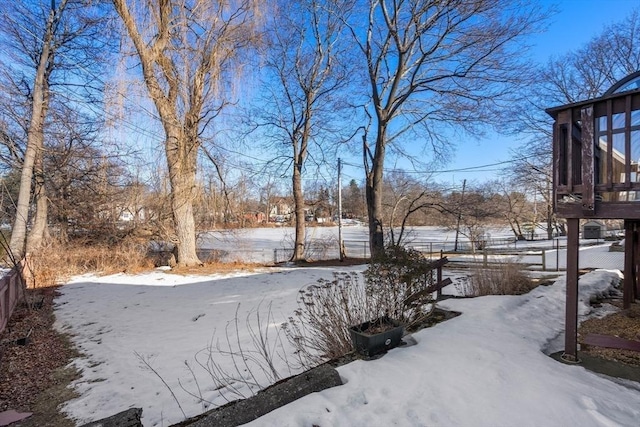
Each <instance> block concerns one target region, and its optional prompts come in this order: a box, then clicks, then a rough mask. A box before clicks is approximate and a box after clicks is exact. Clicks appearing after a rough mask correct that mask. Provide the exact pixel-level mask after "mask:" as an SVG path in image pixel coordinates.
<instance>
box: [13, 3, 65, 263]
mask: <svg viewBox="0 0 640 427" xmlns="http://www.w3.org/2000/svg"><path fill="white" fill-rule="evenodd" d="M54 16H55V14H54V11H53V10H52V11H51V13H50V15H49V20H48V22H47V34H46V35H45V40H44V43H43V46H42V52H41V54H40V59H39V62H38V68H37V69H36V75H35V80H34V84H33V99H32V104H31V121H30V122H29V129H28V130H27V148H26V151H25V155H24V161H23V163H22V174H21V176H20V191H19V193H18V202H17V205H16V217H15V219H14V222H13V229H12V231H11V241H10V242H9V248H10V250H11V252H12V256H13V257H14V258H15V259H18V260H19V259H22V257H23V256H24V255H25V244H26V235H27V222H28V220H29V206H30V204H31V203H30V202H31V180H32V178H33V168H34V164H35V161H36V155H37V153H38V151H39V150H42V146H43V140H44V135H43V132H44V131H43V129H44V117H45V113H46V104H47V103H46V97H45V93H44V92H45V84H46V82H45V74H46V70H47V64H48V62H49V56H50V53H51V51H50V43H51V38H52V37H53V35H52V25H53V19H54Z"/></svg>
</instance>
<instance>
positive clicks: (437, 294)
mask: <svg viewBox="0 0 640 427" xmlns="http://www.w3.org/2000/svg"><path fill="white" fill-rule="evenodd" d="M440 259H442V249H441V250H440ZM436 278H437V280H438V285H439V284H440V283H442V265H439V266H438V273H437V277H436ZM441 299H442V288H440V287H438V291H437V293H436V301H440V300H441Z"/></svg>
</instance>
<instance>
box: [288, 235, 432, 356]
mask: <svg viewBox="0 0 640 427" xmlns="http://www.w3.org/2000/svg"><path fill="white" fill-rule="evenodd" d="M364 278H365V283H364V284H361V283H360V282H359V281H358V274H357V273H334V275H333V280H324V279H321V280H319V281H318V283H317V284H315V285H310V286H307V287H305V288H303V289H302V290H300V293H299V294H298V309H297V310H296V311H295V312H294V316H292V317H290V318H289V321H288V322H287V323H285V324H284V325H283V328H284V329H285V332H286V335H287V338H288V339H289V341H290V342H291V344H292V345H293V347H294V348H295V349H296V354H297V356H298V358H299V361H300V364H301V365H302V366H303V367H310V366H314V365H317V364H319V363H322V362H324V361H326V360H329V359H335V358H339V357H341V356H343V355H345V354H347V353H349V352H350V351H351V350H352V343H351V336H350V333H349V328H350V327H351V326H355V325H358V324H360V323H363V322H366V321H370V320H374V319H377V318H379V317H381V316H389V317H392V318H393V319H394V320H397V321H399V322H401V323H402V324H404V325H405V326H406V327H410V326H412V325H415V324H418V323H420V322H422V321H424V320H425V319H426V318H427V317H428V316H429V315H431V313H432V311H433V308H434V307H435V305H434V304H433V303H434V301H433V298H432V294H433V291H430V289H429V287H430V286H432V285H433V283H434V278H433V264H432V263H431V262H430V261H428V260H426V259H425V258H424V257H423V256H422V255H421V254H420V253H419V252H417V251H414V250H411V249H405V248H402V247H390V248H387V249H386V250H385V252H384V254H383V255H382V256H381V257H379V258H376V259H375V260H373V261H372V263H371V265H370V266H369V268H368V269H367V271H365V273H364Z"/></svg>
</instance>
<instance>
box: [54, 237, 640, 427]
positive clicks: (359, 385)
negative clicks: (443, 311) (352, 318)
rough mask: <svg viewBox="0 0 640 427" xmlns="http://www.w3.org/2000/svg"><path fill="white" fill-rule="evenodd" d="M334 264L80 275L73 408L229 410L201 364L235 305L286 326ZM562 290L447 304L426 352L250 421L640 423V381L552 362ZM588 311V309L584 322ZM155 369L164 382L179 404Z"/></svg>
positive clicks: (70, 287)
mask: <svg viewBox="0 0 640 427" xmlns="http://www.w3.org/2000/svg"><path fill="white" fill-rule="evenodd" d="M618 256H619V257H620V259H617V260H615V262H613V259H609V258H608V257H609V255H608V253H607V252H606V247H604V246H602V247H594V248H591V249H589V250H584V251H581V260H583V261H584V262H585V263H587V264H591V266H596V267H605V268H606V267H610V265H609V264H610V263H613V264H617V263H619V262H620V261H621V254H619V255H618ZM610 261H611V262H610ZM582 264H583V263H582V262H581V265H582ZM361 269H362V267H361V268H360V270H361ZM336 270H340V269H336V268H295V267H293V268H279V269H265V270H261V271H256V272H253V273H250V274H249V273H243V274H238V275H235V276H234V275H225V276H215V277H211V276H207V277H202V276H191V277H189V276H178V275H174V274H167V273H164V272H161V271H158V272H154V273H149V274H143V275H136V276H127V275H115V276H108V277H81V278H76V279H75V280H74V281H72V282H71V283H69V284H67V285H65V286H64V287H62V288H61V292H62V296H61V297H60V298H59V299H58V301H57V302H58V306H57V309H56V315H57V318H58V327H59V328H60V329H62V330H64V331H67V332H70V333H71V334H73V335H74V342H75V343H76V345H77V346H78V347H79V348H80V349H81V351H83V352H84V354H85V356H86V357H85V358H82V359H79V360H77V361H76V364H77V366H78V367H79V368H80V369H82V371H83V375H82V378H81V379H80V380H79V381H78V382H77V383H76V387H77V390H78V392H79V393H80V394H81V397H79V398H78V399H75V400H73V401H71V402H69V404H68V405H67V406H66V408H65V410H66V411H68V412H69V413H70V415H71V416H72V417H73V418H75V419H77V420H78V421H79V422H86V421H91V420H96V419H100V418H102V417H105V416H108V415H112V414H114V413H116V412H119V411H121V410H124V409H126V408H128V407H132V406H137V407H142V408H143V410H144V412H143V423H144V424H145V426H168V425H171V424H173V423H176V422H178V421H180V420H182V419H183V418H184V415H183V413H182V412H183V411H184V413H185V414H186V415H187V416H192V415H196V414H198V413H201V412H203V411H204V410H205V407H204V405H203V404H202V403H201V402H199V401H198V399H196V398H195V397H194V396H192V395H190V394H189V393H188V392H187V391H189V392H191V394H196V395H200V394H201V395H202V396H203V397H205V399H206V400H210V401H213V402H214V403H215V404H223V403H225V402H226V400H224V399H223V398H221V397H220V393H219V392H218V391H217V390H214V388H215V387H214V386H213V384H212V381H211V379H210V378H209V376H208V374H207V373H206V372H205V371H204V370H202V369H198V366H197V364H196V363H195V362H194V356H195V355H196V354H197V353H198V352H199V351H200V350H202V349H203V348H206V347H207V346H208V345H209V343H210V342H212V337H214V334H215V336H216V337H219V338H220V337H224V329H225V326H226V325H227V324H228V322H229V321H231V320H233V319H234V317H235V315H236V310H239V311H238V318H239V320H240V323H239V332H240V334H239V335H240V336H239V338H238V339H239V340H240V342H241V343H243V344H245V345H247V344H248V343H249V341H250V336H249V331H248V328H247V326H246V324H245V318H246V315H247V313H248V312H249V311H251V310H254V309H256V308H257V307H258V305H260V306H261V309H262V310H264V309H266V308H267V305H268V304H269V303H271V313H272V315H273V319H270V320H269V322H270V323H272V330H273V331H274V332H275V331H276V330H277V326H278V324H279V322H281V321H284V320H286V318H287V317H288V316H290V315H291V314H292V312H293V310H294V309H295V307H296V295H297V292H298V290H299V289H300V288H301V287H302V286H304V285H308V284H312V283H315V282H316V280H317V279H319V278H327V279H328V278H330V277H331V275H332V272H333V271H336ZM351 270H354V269H353V268H347V269H342V271H351ZM617 277H618V273H617V272H615V271H596V272H592V273H589V274H587V275H585V276H583V277H582V278H581V279H580V293H581V300H582V301H588V299H589V296H590V295H592V294H594V293H599V292H605V291H606V290H607V289H608V288H609V287H610V286H611V283H612V281H614V280H616V278H617ZM564 289H565V284H564V279H560V280H558V281H557V282H556V283H555V284H554V285H552V286H548V287H539V288H537V289H535V290H534V291H532V292H530V293H529V294H526V295H522V296H490V297H482V298H475V299H465V300H447V301H445V302H442V303H440V305H441V306H442V307H444V308H448V309H452V310H457V311H461V312H463V315H462V316H459V317H457V318H455V319H452V320H448V321H446V322H444V323H442V324H439V325H437V326H435V327H433V328H429V329H425V330H422V331H420V332H418V333H416V334H414V338H415V339H416V340H417V342H418V344H417V345H415V346H412V347H407V348H399V349H394V350H392V351H390V352H389V353H388V354H387V355H385V356H384V357H383V358H381V359H379V360H375V361H357V362H354V363H351V364H348V365H345V366H343V367H341V368H339V369H338V370H339V372H340V375H341V376H342V377H343V379H344V381H345V382H346V384H345V385H343V386H341V387H336V388H333V389H328V390H325V391H323V392H321V393H316V394H313V395H309V396H307V397H305V398H303V399H300V400H299V401H296V402H294V403H292V404H290V405H287V406H285V407H283V408H280V409H278V410H276V411H274V412H272V413H270V414H268V415H266V416H265V417H262V418H260V419H258V420H256V421H254V422H253V423H251V424H250V425H255V426H311V425H314V424H315V425H319V426H323V427H327V426H365V425H366V426H387V425H399V426H426V425H429V426H435V425H442V426H453V425H455V426H511V425H523V426H527V425H531V426H541V425H544V426H556V425H557V426H564V425H581V426H616V425H619V426H629V425H637V420H638V419H640V385H638V384H636V383H632V382H623V381H614V380H612V379H610V378H607V377H603V376H599V375H596V374H593V373H591V372H588V371H586V370H585V369H584V368H582V367H579V366H567V365H563V364H561V363H558V362H556V361H554V360H552V359H551V358H550V357H548V356H547V355H546V354H548V353H551V352H553V351H556V350H560V349H561V346H562V342H563V341H562V339H563V337H562V330H563V327H564ZM239 303H240V307H239V308H238V304H239ZM590 310H591V309H590V308H589V307H588V306H587V305H586V304H585V303H582V304H581V314H582V315H587V314H588V313H589V311H590ZM272 336H273V335H272ZM143 361H144V362H146V363H148V364H149V366H150V367H152V368H153V369H154V370H156V372H157V373H158V374H159V375H160V376H161V377H162V380H164V381H166V383H167V384H168V386H169V387H170V388H171V391H172V392H173V393H175V395H176V398H177V400H178V401H179V402H180V407H179V406H178V404H177V403H176V401H175V400H174V398H173V397H172V395H171V392H170V391H169V389H168V388H167V387H165V385H164V384H163V382H162V380H161V379H160V378H159V377H158V376H157V375H156V374H154V372H152V371H151V370H150V369H149V367H148V366H145V363H143ZM185 361H187V362H188V363H189V365H190V366H191V367H192V368H193V371H194V374H193V375H192V374H191V373H190V371H189V369H188V368H187V366H186V365H185ZM221 363H223V364H224V363H229V362H228V361H221ZM281 368H285V367H284V364H283V363H281ZM284 370H286V369H284Z"/></svg>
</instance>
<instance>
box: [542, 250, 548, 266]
mask: <svg viewBox="0 0 640 427" xmlns="http://www.w3.org/2000/svg"><path fill="white" fill-rule="evenodd" d="M542 271H547V250H546V249H543V250H542Z"/></svg>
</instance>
